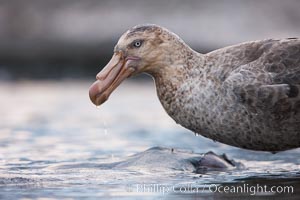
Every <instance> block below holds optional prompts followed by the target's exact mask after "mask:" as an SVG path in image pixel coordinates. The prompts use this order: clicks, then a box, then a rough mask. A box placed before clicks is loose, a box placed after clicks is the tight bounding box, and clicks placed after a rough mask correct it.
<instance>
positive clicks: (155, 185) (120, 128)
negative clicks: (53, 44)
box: [0, 80, 300, 199]
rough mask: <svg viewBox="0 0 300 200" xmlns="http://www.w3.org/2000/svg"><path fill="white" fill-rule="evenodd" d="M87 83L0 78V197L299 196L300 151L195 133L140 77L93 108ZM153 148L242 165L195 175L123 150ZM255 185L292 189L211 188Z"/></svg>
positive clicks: (182, 165)
mask: <svg viewBox="0 0 300 200" xmlns="http://www.w3.org/2000/svg"><path fill="white" fill-rule="evenodd" d="M92 82H93V81H92V80H91V81H58V82H55V81H52V82H51V81H48V82H47V81H46V82H45V81H44V82H43V81H36V82H32V81H31V82H29V81H19V82H16V83H14V82H1V84H0V95H1V98H0V111H1V116H0V198H1V199H82V198H84V199H232V198H233V197H235V198H236V199H241V198H243V199H253V198H254V199H299V198H300V192H299V190H300V188H299V187H300V167H299V166H300V157H299V153H300V149H295V150H291V151H286V152H280V153H277V154H271V153H266V152H254V151H248V150H242V149H238V148H234V147H230V146H227V145H224V144H220V143H217V142H213V141H211V140H208V139H205V138H203V137H201V136H195V135H194V134H193V133H191V132H190V131H188V130H186V129H184V128H182V127H181V126H180V125H177V124H176V123H175V122H174V121H173V120H172V119H171V118H170V117H169V116H168V115H167V114H166V113H165V111H164V110H163V108H162V107H161V105H160V103H159V101H158V99H157V97H156V93H155V87H154V84H153V83H152V82H148V81H146V82H135V81H133V82H130V81H126V82H125V83H124V84H122V85H121V86H120V87H119V88H118V89H117V90H116V91H115V92H114V93H113V94H112V95H111V97H110V99H109V100H108V101H107V102H106V103H105V104H103V105H102V106H101V107H100V108H96V107H95V106H94V105H93V104H92V103H91V102H90V100H89V98H88V88H89V86H90V84H91V83H92ZM155 146H160V147H166V148H170V149H171V148H174V149H175V152H176V151H177V150H178V151H184V152H187V154H188V155H198V154H197V153H205V152H208V151H214V152H215V153H217V154H222V153H226V155H227V156H228V157H229V158H230V159H234V160H235V161H238V162H241V163H243V164H244V165H245V169H232V170H225V171H209V172H207V173H205V174H196V173H194V172H193V170H192V169H191V168H190V166H188V165H185V164H186V163H184V162H181V161H180V162H179V161H177V160H175V159H173V158H172V157H170V158H169V157H168V158H167V159H166V157H165V158H163V157H161V158H160V157H159V156H151V154H150V155H147V156H148V157H143V159H140V160H135V158H132V157H130V156H132V155H133V154H137V155H143V152H144V151H145V150H147V149H149V148H151V147H155ZM194 153H195V154H194ZM116 163H117V164H116ZM118 163H121V164H118ZM124 163H125V164H124ZM257 184H260V185H262V186H264V185H266V187H268V188H269V189H270V187H271V186H279V187H282V188H283V187H284V186H292V187H293V191H292V192H291V191H290V192H289V193H288V192H286V191H285V192H262V191H261V192H257V193H255V195H253V192H251V191H248V192H238V193H233V192H231V193H226V192H224V191H216V192H214V190H215V188H216V187H217V186H218V187H220V186H221V187H225V186H230V187H231V186H232V187H234V186H238V185H246V187H248V186H249V187H250V186H254V185H257ZM191 188H192V189H191ZM195 188H197V190H195Z"/></svg>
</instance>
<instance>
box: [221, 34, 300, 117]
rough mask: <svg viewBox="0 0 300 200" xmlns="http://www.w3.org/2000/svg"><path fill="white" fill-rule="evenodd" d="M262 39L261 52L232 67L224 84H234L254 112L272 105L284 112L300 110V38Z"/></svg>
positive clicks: (237, 92) (241, 101) (233, 87)
mask: <svg viewBox="0 0 300 200" xmlns="http://www.w3.org/2000/svg"><path fill="white" fill-rule="evenodd" d="M261 43H262V45H261V47H260V48H259V49H260V50H262V51H261V53H260V54H261V55H259V56H258V57H257V59H255V60H252V61H251V62H248V63H242V65H240V66H238V67H236V68H235V69H234V70H233V71H231V72H230V74H229V75H228V77H226V80H225V81H224V85H227V86H228V85H229V86H231V87H232V91H233V93H234V95H235V96H236V99H237V101H238V102H239V103H241V104H244V105H245V106H247V107H248V108H249V110H252V111H253V112H259V111H266V110H267V109H268V110H269V111H271V112H272V113H275V114H276V113H277V114H281V115H282V114H283V113H295V114H297V113H298V114H299V113H300V40H299V39H297V38H288V39H284V40H268V41H267V40H266V41H262V42H261ZM246 48H251V45H248V46H247V47H246ZM250 51H251V50H250ZM242 60H247V58H242Z"/></svg>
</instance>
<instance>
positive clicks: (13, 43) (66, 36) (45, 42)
mask: <svg viewBox="0 0 300 200" xmlns="http://www.w3.org/2000/svg"><path fill="white" fill-rule="evenodd" d="M299 10H300V1H298V0H285V1H282V0H253V1H242V0H229V1H218V0H201V1H199V0H187V1H180V0H152V1H140V0H101V1H99V0H85V1H80V0H26V1H23V0H1V1H0V79H2V80H3V79H6V80H11V79H31V78H35V79H37V78H38V79H44V78H47V79H49V78H51V79H58V78H88V77H94V76H95V73H96V72H98V71H99V70H100V69H101V67H102V66H104V65H105V64H106V62H107V61H108V60H109V58H110V56H111V55H112V50H113V47H114V45H115V43H116V42H117V39H118V38H119V36H120V35H121V34H122V33H123V32H125V31H126V30H127V29H129V28H130V27H132V26H134V25H137V24H143V23H155V24H159V25H161V26H165V27H167V28H168V29H170V30H172V31H173V32H175V33H177V34H178V35H179V36H181V37H182V39H183V40H185V41H186V42H187V43H188V44H189V45H190V46H191V47H192V48H194V49H195V50H198V51H200V52H203V53H204V52H208V51H210V50H213V49H216V48H220V47H223V46H226V45H231V44H236V43H239V42H244V41H248V40H257V39H264V38H284V37H295V36H296V37H297V36H299V35H300V12H299Z"/></svg>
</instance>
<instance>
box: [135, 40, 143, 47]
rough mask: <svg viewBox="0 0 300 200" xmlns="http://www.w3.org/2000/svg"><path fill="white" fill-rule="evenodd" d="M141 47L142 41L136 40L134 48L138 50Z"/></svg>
mask: <svg viewBox="0 0 300 200" xmlns="http://www.w3.org/2000/svg"><path fill="white" fill-rule="evenodd" d="M141 45H142V41H141V40H136V41H134V42H133V46H134V47H137V48H138V47H140V46H141Z"/></svg>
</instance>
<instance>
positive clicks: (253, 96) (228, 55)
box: [90, 25, 300, 151]
mask: <svg viewBox="0 0 300 200" xmlns="http://www.w3.org/2000/svg"><path fill="white" fill-rule="evenodd" d="M139 42H140V43H141V44H140V43H139ZM137 44H140V46H139V45H137ZM115 55H117V56H119V59H120V60H122V62H124V63H126V64H123V66H125V67H122V68H121V69H120V70H121V71H122V70H124V71H125V72H126V69H128V70H131V71H130V73H129V72H128V73H127V74H126V75H124V77H122V74H123V72H120V73H119V74H118V76H116V77H115V78H114V80H113V81H114V82H113V81H111V82H112V85H113V87H111V89H110V91H109V92H108V94H107V93H106V88H107V87H108V86H107V85H106V84H104V85H105V87H103V86H102V85H101V84H102V81H103V80H104V79H105V77H107V76H109V73H110V72H108V73H106V72H100V73H99V74H98V79H99V80H98V81H97V82H96V83H95V84H94V85H93V86H92V87H91V90H90V97H91V99H92V101H93V102H94V103H95V104H97V105H99V104H101V103H103V102H104V101H105V100H106V99H107V98H108V96H109V94H110V93H111V91H112V90H113V89H114V88H115V87H117V85H118V84H120V81H118V79H119V78H118V77H121V78H122V79H124V78H127V77H128V76H131V75H135V74H139V73H142V72H146V73H148V74H150V75H152V76H153V77H154V80H155V83H156V88H157V94H158V97H159V99H160V101H161V103H162V105H163V107H164V109H165V110H166V112H167V113H168V114H169V115H170V116H171V117H172V118H173V119H174V120H175V121H176V122H177V123H179V124H181V125H182V126H183V127H185V128H187V129H190V130H191V131H193V132H195V133H197V134H200V135H203V136H205V137H207V138H211V139H213V140H216V141H219V142H222V143H225V144H229V145H233V146H237V147H241V148H246V149H253V150H264V151H281V150H287V149H292V148H296V147H300V40H299V39H297V38H290V39H281V40H275V39H268V40H261V41H253V42H246V43H242V44H238V45H234V46H230V47H226V48H222V49H219V50H216V51H213V52H210V53H208V54H200V53H197V52H195V51H193V50H192V49H191V48H190V47H189V46H188V45H186V44H185V43H184V42H183V41H182V40H181V39H180V38H179V37H178V36H177V35H175V34H174V33H172V32H170V31H168V30H167V29H165V28H162V27H159V26H156V25H141V26H136V27H134V28H132V29H130V30H129V31H127V32H126V33H124V35H123V36H122V37H121V38H120V40H119V42H118V44H117V45H116V47H115ZM114 57H115V56H114ZM133 58H134V59H133ZM128 60H129V61H128ZM114 66H115V65H114ZM114 66H108V67H107V70H111V71H112V70H113V69H116V67H114ZM111 74H112V73H111ZM103 77H104V78H103ZM102 88H105V89H102ZM104 93H105V95H103V94H104ZM103 96H104V97H103Z"/></svg>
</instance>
